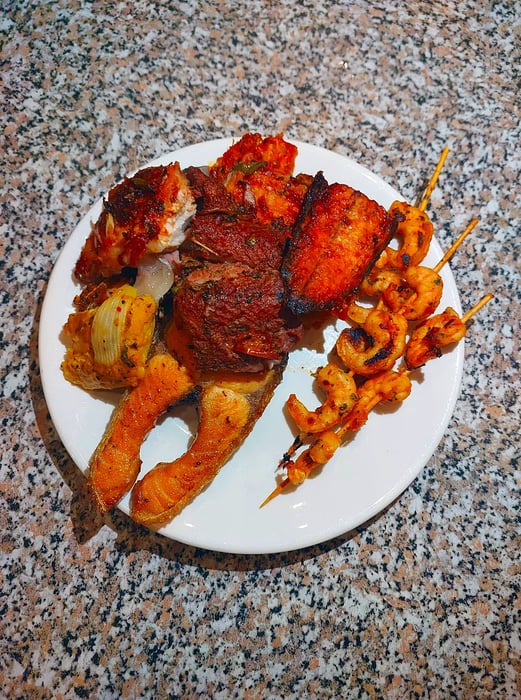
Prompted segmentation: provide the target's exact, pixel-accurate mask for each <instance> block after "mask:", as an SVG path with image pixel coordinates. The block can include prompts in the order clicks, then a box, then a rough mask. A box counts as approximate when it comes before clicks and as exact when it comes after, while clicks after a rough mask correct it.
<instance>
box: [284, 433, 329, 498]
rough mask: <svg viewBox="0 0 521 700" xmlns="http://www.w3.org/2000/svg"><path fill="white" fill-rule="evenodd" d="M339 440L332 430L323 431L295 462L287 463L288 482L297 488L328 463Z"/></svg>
mask: <svg viewBox="0 0 521 700" xmlns="http://www.w3.org/2000/svg"><path fill="white" fill-rule="evenodd" d="M340 443H341V439H340V437H339V436H338V435H337V433H335V432H334V431H333V430H325V431H324V432H323V433H322V434H321V435H319V437H318V438H317V439H316V440H315V442H314V443H313V444H312V445H310V447H308V448H307V450H305V451H304V452H302V453H301V454H300V455H299V456H298V457H297V459H296V460H295V461H289V462H288V463H287V475H288V481H289V483H291V484H292V485H293V486H298V485H299V484H301V483H302V482H303V481H305V480H306V479H307V478H308V476H309V474H310V473H311V472H312V471H313V469H316V467H319V466H320V465H321V464H325V463H326V462H328V461H329V460H330V459H331V457H332V456H333V455H334V454H335V452H336V450H337V448H338V447H339V446H340Z"/></svg>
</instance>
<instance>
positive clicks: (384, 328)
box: [336, 307, 408, 376]
mask: <svg viewBox="0 0 521 700" xmlns="http://www.w3.org/2000/svg"><path fill="white" fill-rule="evenodd" d="M407 330H408V324H407V321H406V319H405V318H404V317H403V316H401V315H400V314H395V313H392V312H390V311H389V310H387V309H384V308H378V307H377V308H375V309H373V310H372V311H371V313H369V314H368V316H367V319H366V320H365V322H364V324H363V326H359V327H356V328H345V329H344V330H343V331H342V332H341V333H340V336H339V337H338V340H337V342H336V351H337V353H338V356H339V357H340V359H341V360H342V362H343V363H344V365H345V366H346V367H347V368H348V369H349V370H350V371H351V372H353V373H354V374H359V375H362V376H369V375H372V374H377V373H378V372H382V371H384V370H387V369H391V367H392V366H393V365H394V363H395V362H396V360H397V359H398V358H399V357H401V356H402V355H403V352H404V350H405V336H406V333H407Z"/></svg>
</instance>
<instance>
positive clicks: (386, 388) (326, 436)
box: [260, 293, 494, 508]
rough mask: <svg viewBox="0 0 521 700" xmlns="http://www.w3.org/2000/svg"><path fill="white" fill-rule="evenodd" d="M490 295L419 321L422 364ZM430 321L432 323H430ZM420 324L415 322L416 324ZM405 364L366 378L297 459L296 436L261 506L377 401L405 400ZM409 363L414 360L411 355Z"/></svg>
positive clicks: (327, 454) (303, 474)
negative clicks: (335, 422)
mask: <svg viewBox="0 0 521 700" xmlns="http://www.w3.org/2000/svg"><path fill="white" fill-rule="evenodd" d="M493 298H494V295H493V294H491V293H488V294H485V295H484V296H483V297H482V298H481V299H480V301H479V302H478V303H477V304H476V305H475V306H473V307H472V308H471V309H469V310H468V311H467V312H466V313H465V314H464V315H463V316H462V317H461V318H460V317H459V316H458V314H457V313H456V312H455V311H454V310H453V309H450V308H449V309H447V310H446V311H445V312H443V314H438V315H437V316H435V317H432V319H427V321H426V322H425V323H424V324H421V326H425V327H426V328H427V331H426V332H425V334H424V333H423V331H422V332H420V333H419V334H418V341H417V344H416V348H417V349H418V353H417V354H416V357H417V358H418V357H420V358H421V359H422V360H423V362H422V364H425V362H427V361H428V360H430V359H434V358H436V357H439V356H440V355H441V350H440V348H441V347H442V346H443V345H446V344H449V343H453V342H458V340H460V339H461V338H462V337H463V335H465V331H466V328H467V325H468V323H469V321H470V320H471V319H472V317H473V316H474V315H475V314H476V313H477V312H478V311H479V310H480V309H482V308H483V307H484V306H485V305H486V304H487V303H488V302H489V301H490V300H491V299H493ZM431 321H432V323H429V322H431ZM421 326H418V328H420V327H421ZM429 329H432V331H433V337H434V339H435V341H436V342H438V343H439V345H437V346H435V348H436V349H435V350H434V351H431V350H430V349H431V347H432V343H431V341H430V340H429V341H428V343H427V352H425V345H422V344H421V342H422V340H424V337H426V336H427V335H428V331H429ZM462 333H463V334H462ZM413 336H414V334H413ZM424 342H425V341H424ZM436 350H437V351H438V352H436ZM420 351H422V352H420ZM427 355H428V356H427ZM406 364H407V367H408V369H406V370H404V371H394V370H393V371H386V372H382V373H381V374H378V375H375V376H374V377H370V378H369V379H367V380H366V381H365V382H364V384H363V385H362V386H361V387H360V389H359V390H358V399H357V401H356V402H355V404H354V406H353V408H352V409H351V410H350V411H349V412H348V413H347V414H346V415H345V416H344V419H343V420H342V423H341V425H340V427H339V428H338V429H337V430H336V431H334V430H326V431H324V432H323V433H320V434H318V435H317V439H316V440H315V442H314V443H313V444H312V445H311V446H309V447H308V448H307V449H306V450H305V451H304V452H303V453H301V454H300V455H299V457H298V458H297V459H296V460H293V459H291V457H292V456H293V455H294V454H295V452H296V451H297V449H298V448H299V447H300V446H301V445H302V441H301V440H300V439H296V440H295V442H294V443H293V445H292V447H291V448H290V450H288V452H287V453H286V455H285V456H284V459H283V464H284V465H285V466H286V469H287V476H286V478H284V479H283V480H282V481H281V482H280V483H279V484H278V485H277V486H276V487H275V489H274V490H273V491H272V492H271V493H270V494H269V495H268V496H267V497H266V498H265V499H264V501H263V502H262V503H261V505H260V507H261V508H262V507H264V506H265V505H266V504H268V503H269V502H270V501H271V500H273V499H274V498H275V497H276V496H278V495H279V494H281V493H282V492H283V491H284V490H285V489H286V488H287V487H288V486H291V485H293V486H297V485H299V484H301V483H302V482H303V481H305V479H307V478H308V476H309V475H310V473H311V472H312V471H313V470H314V469H316V468H317V467H319V466H321V465H323V464H325V463H326V462H327V461H329V460H330V459H331V457H332V456H333V455H334V453H335V451H336V449H337V448H338V447H339V446H340V445H341V444H342V441H343V440H344V438H345V435H346V434H347V433H348V432H353V431H357V430H360V428H361V427H362V426H363V425H364V424H365V423H366V422H367V420H368V417H369V413H370V411H371V410H373V408H374V407H375V406H376V405H377V404H378V403H380V402H382V401H404V400H405V399H406V398H407V397H408V396H409V394H410V393H411V390H412V383H411V380H410V377H409V374H410V371H411V370H412V369H415V367H411V366H409V363H408V362H406ZM411 364H413V362H412V355H411ZM418 366H420V365H418Z"/></svg>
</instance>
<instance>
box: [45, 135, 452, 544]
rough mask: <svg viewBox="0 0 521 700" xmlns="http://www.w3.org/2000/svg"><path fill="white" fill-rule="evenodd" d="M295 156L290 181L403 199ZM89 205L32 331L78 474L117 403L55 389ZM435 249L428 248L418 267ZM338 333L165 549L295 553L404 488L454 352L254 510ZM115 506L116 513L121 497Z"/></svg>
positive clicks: (302, 360) (307, 155)
mask: <svg viewBox="0 0 521 700" xmlns="http://www.w3.org/2000/svg"><path fill="white" fill-rule="evenodd" d="M295 143H296V145H297V146H298V148H299V155H298V159H297V165H296V172H307V173H310V174H315V173H316V172H317V171H318V170H322V171H323V172H324V175H325V177H326V179H327V180H328V181H329V182H330V183H333V182H342V183H347V184H349V185H351V186H352V187H355V188H357V189H359V190H361V191H362V192H365V193H366V194H367V195H368V196H370V197H371V198H373V199H375V200H377V201H378V202H380V203H381V204H382V205H383V206H386V207H387V206H389V205H390V203H391V202H392V201H393V200H394V199H403V198H401V197H400V195H399V193H398V192H396V191H395V190H394V189H393V188H392V187H390V186H389V185H387V184H386V183H385V182H383V181H382V180H381V179H380V178H379V177H378V176H377V175H374V174H373V173H371V172H370V171H369V170H367V169H366V168H364V167H362V166H360V165H358V164H357V163H355V162H353V161H352V160H350V159H348V158H345V157H343V156H341V155H338V154H336V153H332V152H330V151H327V150H324V149H322V148H319V147H316V146H310V145H307V144H304V143H300V142H295ZM230 144H231V139H219V140H216V141H210V142H207V143H202V144H198V145H194V146H189V147H187V148H183V149H181V150H179V151H176V152H173V153H169V154H167V155H165V156H164V157H161V158H159V159H157V160H156V161H154V162H153V163H151V164H152V165H157V164H165V163H170V162H173V161H175V160H178V161H179V162H180V164H181V166H182V167H186V166H188V165H205V164H208V163H209V162H212V161H213V160H215V159H216V158H217V157H218V156H219V155H221V154H222V153H223V152H224V151H225V150H226V148H227V147H228V146H229V145H230ZM101 206H102V202H101V201H99V202H97V203H96V204H95V205H94V206H93V207H92V209H91V210H90V211H89V212H88V213H87V215H86V216H85V217H84V218H83V219H82V220H81V222H80V223H79V225H78V226H77V228H76V229H75V230H74V232H73V233H72V235H71V237H70V238H69V239H68V241H67V243H66V245H65V247H64V248H63V251H62V253H61V255H60V256H59V258H58V260H57V262H56V265H55V267H54V270H53V272H52V274H51V277H50V280H49V285H48V289H47V293H46V296H45V300H44V303H43V308H42V314H41V321H40V337H39V351H40V366H41V374H42V382H43V388H44V392H45V397H46V400H47V404H48V408H49V411H50V414H51V417H52V420H53V421H54V424H55V426H56V429H57V431H58V433H59V435H60V437H61V439H62V442H63V444H64V446H65V447H66V449H67V450H68V452H69V454H70V456H71V457H72V459H73V460H74V462H75V463H76V464H77V465H78V467H79V468H80V469H81V470H82V471H84V472H85V471H86V469H87V465H88V461H89V458H90V456H91V454H92V452H93V451H94V449H95V447H96V445H97V443H98V441H99V440H100V438H101V436H102V434H103V432H104V430H105V427H106V425H107V422H108V420H109V416H110V414H111V411H112V409H113V407H114V405H115V402H116V400H117V397H118V394H117V393H116V392H114V393H109V394H108V395H106V394H103V393H100V394H97V395H95V394H90V393H88V392H86V391H83V390H82V389H79V388H78V387H75V386H73V385H72V384H69V383H68V382H67V381H65V379H64V377H63V375H62V372H61V370H60V363H61V361H62V359H63V355H64V345H63V344H62V341H61V339H60V333H61V329H62V326H63V324H64V323H65V321H66V319H67V317H68V314H69V313H70V312H71V311H72V300H73V297H74V295H75V294H76V293H77V292H78V289H79V288H78V286H77V285H76V283H75V281H74V279H73V277H72V269H73V267H74V264H75V262H76V260H77V258H78V255H79V253H80V250H81V248H82V245H83V242H84V241H85V239H86V237H87V236H88V234H89V231H90V226H91V222H92V221H94V220H95V219H96V218H97V217H98V216H99V213H100V211H101ZM441 255H442V251H441V250H440V247H439V245H438V243H437V242H436V241H435V240H434V241H433V243H432V246H431V250H430V252H429V255H428V257H427V259H426V264H430V265H434V264H435V263H436V262H437V261H438V260H439V259H440V257H441ZM442 276H443V279H444V295H443V299H442V303H441V305H440V307H441V308H445V306H447V305H450V306H452V307H454V308H455V309H456V310H457V311H458V312H459V311H460V310H461V307H460V302H459V297H458V292H457V289H456V286H455V283H454V279H453V277H452V274H451V272H450V269H449V267H448V265H446V266H445V267H444V268H443V271H442ZM342 326H343V324H342V323H340V322H339V323H337V324H336V326H334V325H331V326H329V327H327V328H326V329H325V330H324V331H323V332H317V334H316V336H315V337H314V338H312V339H310V343H309V345H310V347H308V348H307V349H298V350H296V351H294V352H293V353H292V354H291V356H290V361H289V364H288V367H287V369H286V372H285V375H284V379H283V382H282V383H281V385H280V386H279V387H278V389H277V390H276V392H275V395H274V397H273V399H272V401H271V403H270V404H269V406H268V408H267V409H266V411H265V413H264V415H263V416H262V417H261V419H260V420H259V421H258V423H257V424H256V426H255V428H254V429H253V432H252V433H251V434H250V436H249V438H248V439H247V440H246V442H245V443H244V445H243V446H242V447H241V448H240V449H239V451H238V452H237V453H236V454H235V455H234V457H233V458H232V459H231V460H230V461H229V462H228V463H227V464H226V465H225V467H224V468H223V469H222V470H221V472H220V473H219V475H218V476H217V478H216V479H215V480H214V481H213V482H212V483H211V484H210V486H208V487H207V488H206V490H205V491H204V492H203V493H201V494H200V495H199V496H198V497H197V498H196V499H195V500H194V501H193V503H191V504H190V505H189V506H188V507H186V508H185V509H184V511H183V512H182V513H181V514H180V515H179V516H177V517H176V518H175V519H174V520H173V521H172V522H171V523H170V524H169V525H167V526H166V527H164V528H163V529H162V530H160V532H161V533H162V534H163V535H165V536H166V537H169V538H171V539H174V540H178V541H181V542H184V543H187V544H190V545H194V546H198V547H202V548H206V549H210V550H216V551H223V552H233V553H243V554H255V553H275V552H284V551H289V550H294V549H300V548H304V547H307V546H310V545H314V544H317V543H320V542H324V541H326V540H329V539H331V538H333V537H335V536H338V535H341V534H343V533H345V532H347V531H349V530H351V529H352V528H355V527H357V526H359V525H361V524H362V523H364V522H365V521H367V520H368V519H369V518H371V517H373V516H374V515H375V514H377V513H378V512H379V511H381V510H382V509H383V508H385V507H386V506H387V505H388V504H389V503H391V502H392V501H393V500H394V499H395V498H396V497H397V496H399V495H400V493H402V491H403V490H404V489H405V488H406V487H407V486H408V485H409V484H410V483H411V481H413V479H414V478H415V477H416V476H417V474H418V473H419V472H420V470H421V469H422V468H423V466H424V465H425V464H426V463H427V461H428V460H429V458H430V457H431V455H432V454H433V452H434V451H435V449H436V447H437V445H438V443H439V441H440V440H441V438H442V436H443V434H444V432H445V430H446V427H447V424H448V422H449V420H450V418H451V415H452V412H453V409H454V405H455V402H456V399H457V395H458V392H459V386H460V381H461V374H462V365H463V344H462V343H460V344H459V345H458V346H457V347H456V348H455V349H454V350H452V351H451V352H449V353H447V354H445V355H444V356H443V357H442V358H440V359H439V360H436V361H434V362H431V363H429V364H428V365H427V366H426V367H425V368H424V370H423V372H421V373H418V375H419V376H418V380H415V381H414V386H413V390H412V394H411V396H410V397H409V398H408V399H407V401H405V402H404V403H403V404H401V405H400V406H399V408H397V409H392V410H391V409H389V410H387V411H382V412H377V411H375V412H373V413H372V414H371V416H370V418H369V421H368V423H367V424H366V425H365V426H364V427H363V428H362V429H361V430H360V431H359V432H358V433H357V435H356V437H355V438H354V440H352V442H350V443H349V444H347V445H345V446H343V447H342V448H340V449H339V450H338V451H337V452H336V454H335V456H334V458H333V459H332V460H331V461H330V462H329V463H328V464H327V465H326V466H324V467H323V468H322V469H321V471H320V473H317V474H316V475H314V476H312V477H311V478H309V479H308V480H307V481H306V482H304V483H303V484H302V485H301V486H300V487H299V488H298V489H296V490H290V491H288V492H286V493H284V494H282V495H279V496H278V497H277V498H275V499H274V500H273V501H272V502H271V503H269V504H268V505H267V506H265V507H264V508H262V509H259V504H260V503H261V502H262V501H263V500H264V498H265V497H266V496H267V495H268V494H269V493H270V492H271V491H272V490H273V488H274V487H275V485H276V467H277V464H278V462H279V459H280V458H281V457H282V455H283V453H284V452H285V451H286V450H287V449H288V447H289V446H290V444H291V443H292V441H293V438H294V434H293V433H292V430H291V427H290V425H289V423H288V422H287V420H286V418H285V414H284V403H285V401H286V399H287V397H288V395H289V394H290V393H291V392H295V393H296V394H297V395H298V396H299V398H301V399H302V400H303V401H304V402H305V403H306V405H307V406H308V407H309V408H314V407H315V406H317V405H318V403H319V401H318V398H317V395H316V394H315V393H314V389H313V380H312V376H311V372H312V371H314V370H315V369H317V367H319V366H320V365H322V364H324V363H325V362H326V355H327V353H328V352H329V351H330V350H331V348H332V347H333V345H334V343H335V340H336V338H337V337H338V333H339V331H340V328H341V327H342ZM193 423H194V421H193V416H192V415H190V413H189V412H188V413H187V414H186V415H183V416H178V417H174V416H169V417H168V418H167V419H166V420H164V421H162V422H161V423H160V425H158V426H157V427H156V428H155V429H154V430H153V431H152V433H151V434H150V435H149V437H148V438H147V440H146V442H145V444H144V445H143V449H142V459H143V471H146V470H148V469H150V468H151V467H152V466H153V465H154V464H156V463H157V462H159V461H166V460H171V459H173V458H175V457H176V456H178V455H180V454H182V452H184V450H185V449H186V447H187V446H188V444H189V440H190V425H191V424H193ZM120 508H121V510H122V511H124V512H125V513H128V511H129V508H128V498H125V499H124V500H123V501H122V502H121V504H120Z"/></svg>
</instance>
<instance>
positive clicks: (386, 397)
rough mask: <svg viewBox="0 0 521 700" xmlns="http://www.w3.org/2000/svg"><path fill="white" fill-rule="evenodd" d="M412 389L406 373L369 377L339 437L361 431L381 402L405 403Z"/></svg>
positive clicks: (388, 373)
mask: <svg viewBox="0 0 521 700" xmlns="http://www.w3.org/2000/svg"><path fill="white" fill-rule="evenodd" d="M411 389H412V384H411V380H410V379H409V375H408V374H407V373H406V372H397V371H395V370H387V371H385V372H380V373H379V374H377V375H375V376H374V377H369V379H367V380H366V381H365V382H364V383H363V385H362V386H361V387H360V389H359V395H358V401H357V402H356V404H355V405H354V407H353V409H352V411H351V412H350V413H349V415H348V416H347V417H346V420H345V421H344V422H343V424H342V427H341V429H340V431H339V437H342V435H343V434H344V433H346V432H347V431H349V430H359V429H360V428H361V427H362V426H363V425H364V424H365V423H366V422H367V419H368V417H369V413H370V411H372V409H373V408H374V407H375V406H376V405H377V404H379V403H380V402H382V401H405V399H406V398H407V397H408V396H409V394H410V393H411Z"/></svg>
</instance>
